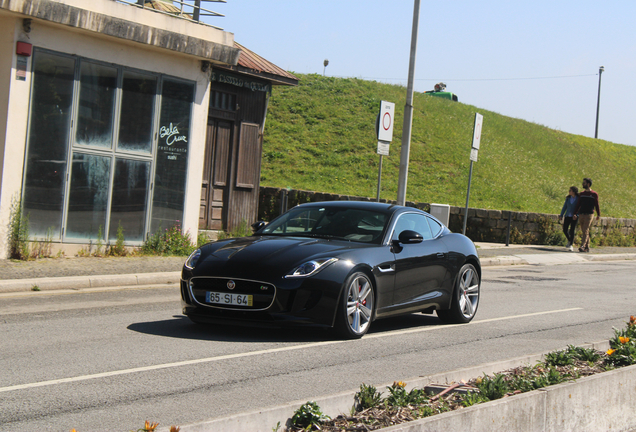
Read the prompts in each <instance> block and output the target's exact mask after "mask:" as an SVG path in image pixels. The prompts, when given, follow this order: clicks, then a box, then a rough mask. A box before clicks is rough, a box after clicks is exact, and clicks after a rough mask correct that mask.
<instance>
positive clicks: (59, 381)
mask: <svg viewBox="0 0 636 432" xmlns="http://www.w3.org/2000/svg"><path fill="white" fill-rule="evenodd" d="M581 309H583V308H569V309H559V310H552V311H545V312H534V313H528V314H523V315H512V316H507V317H500V318H490V319H485V320H479V321H472V322H471V323H470V324H469V325H478V324H486V323H491V322H495V321H505V320H511V319H519V318H527V317H533V316H539V315H548V314H555V313H563V312H572V311H577V310H581ZM448 327H456V326H455V325H452V324H450V325H440V326H433V327H423V328H416V329H408V330H395V331H391V332H385V333H376V334H370V335H366V336H365V337H364V338H363V339H361V340H362V341H364V340H367V339H377V338H382V337H392V336H396V335H403V334H409V333H420V332H425V331H433V330H439V329H444V328H448ZM346 342H351V341H348V340H337V341H325V342H312V343H308V344H302V345H294V346H288V347H281V348H272V349H266V350H260V351H250V352H243V353H236V354H228V355H222V356H216V357H207V358H202V359H195V360H185V361H180V362H174V363H164V364H158V365H152V366H143V367H138V368H132V369H122V370H116V371H111V372H102V373H97V374H91V375H82V376H77V377H71V378H60V379H55V380H49V381H40V382H35V383H29V384H20V385H14V386H8V387H0V393H4V392H10V391H16V390H25V389H32V388H37V387H47V386H52V385H57V384H66V383H72V382H79V381H88V380H91V379H97V378H107V377H113V376H119V375H127V374H133V373H138V372H148V371H155V370H160V369H169V368H176V367H182V366H190V365H196V364H201V363H212V362H218V361H222V360H231V359H236V358H244V357H254V356H259V355H264V354H274V353H281V352H286V351H295V350H301V349H305V348H315V347H321V346H328V345H336V344H341V343H346ZM354 342H355V341H354Z"/></svg>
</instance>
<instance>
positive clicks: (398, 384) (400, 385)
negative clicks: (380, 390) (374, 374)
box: [393, 381, 406, 388]
mask: <svg viewBox="0 0 636 432" xmlns="http://www.w3.org/2000/svg"><path fill="white" fill-rule="evenodd" d="M393 387H402V388H404V387H406V383H405V382H403V381H393Z"/></svg>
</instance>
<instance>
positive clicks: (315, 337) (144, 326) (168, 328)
mask: <svg viewBox="0 0 636 432" xmlns="http://www.w3.org/2000/svg"><path fill="white" fill-rule="evenodd" d="M440 324H441V321H440V320H439V318H437V316H436V315H423V314H419V313H418V314H411V315H405V316H401V317H395V318H386V319H382V320H378V321H374V322H373V324H372V326H371V329H370V331H369V334H374V333H385V332H391V331H396V330H407V329H410V328H417V327H423V326H436V325H440ZM128 330H132V331H134V332H138V333H143V334H149V335H154V336H163V337H170V338H177V339H193V340H209V341H218V342H243V343H244V342H256V343H260V342H322V341H331V340H338V339H340V338H339V337H338V335H337V334H335V332H333V331H331V329H325V328H316V327H301V326H298V327H268V328H264V327H259V326H253V327H248V326H234V325H218V324H194V323H193V322H192V321H190V320H189V319H188V318H187V317H186V316H184V315H174V316H173V317H172V319H166V320H161V321H148V322H139V323H134V324H131V325H129V326H128Z"/></svg>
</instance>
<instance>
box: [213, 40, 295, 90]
mask: <svg viewBox="0 0 636 432" xmlns="http://www.w3.org/2000/svg"><path fill="white" fill-rule="evenodd" d="M234 47H235V48H238V49H240V50H241V54H240V55H239V58H238V62H237V64H236V66H221V68H222V69H228V70H232V71H234V72H238V73H241V74H244V75H250V76H253V77H255V78H261V79H265V80H267V81H270V82H271V83H272V84H274V85H290V86H296V85H298V78H297V77H296V76H294V75H293V74H291V73H289V72H287V71H286V70H285V69H283V68H280V67H278V66H276V65H275V64H274V63H272V62H270V61H269V60H266V59H264V58H263V57H261V56H259V55H258V54H256V53H255V52H254V51H251V50H249V49H247V48H245V47H244V46H243V45H241V44H239V43H237V42H234Z"/></svg>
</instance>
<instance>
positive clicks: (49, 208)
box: [22, 52, 76, 239]
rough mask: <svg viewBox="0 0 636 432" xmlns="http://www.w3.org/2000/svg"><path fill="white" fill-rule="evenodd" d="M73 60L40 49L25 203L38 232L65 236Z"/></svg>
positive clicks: (35, 65)
mask: <svg viewBox="0 0 636 432" xmlns="http://www.w3.org/2000/svg"><path fill="white" fill-rule="evenodd" d="M75 62H76V61H75V59H73V58H70V57H63V56H59V55H54V54H50V53H47V52H37V53H36V55H35V56H34V61H33V89H32V91H31V100H32V101H33V102H32V103H31V113H30V122H29V139H28V153H27V157H26V164H25V168H26V169H25V177H24V183H23V188H22V189H23V199H22V205H23V210H24V213H25V214H28V215H29V232H30V234H31V235H33V236H35V237H40V238H42V237H45V236H47V234H48V235H49V236H52V238H53V239H60V238H61V236H62V220H63V211H64V206H63V204H64V190H65V186H66V174H67V159H68V143H69V132H70V124H71V118H72V115H71V113H72V104H73V87H74V83H75Z"/></svg>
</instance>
